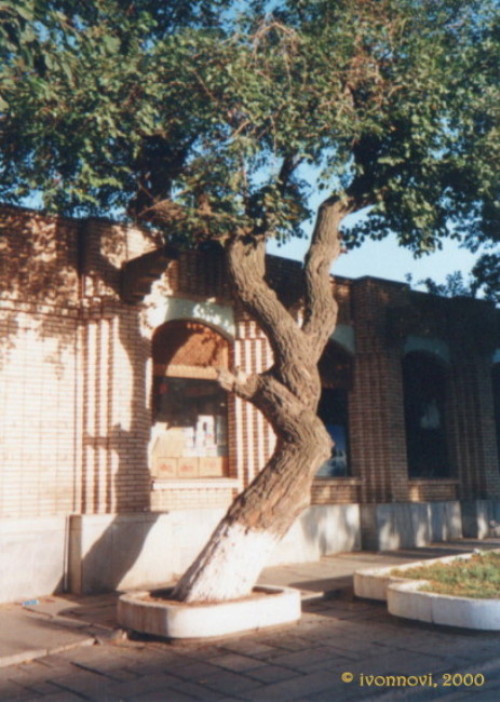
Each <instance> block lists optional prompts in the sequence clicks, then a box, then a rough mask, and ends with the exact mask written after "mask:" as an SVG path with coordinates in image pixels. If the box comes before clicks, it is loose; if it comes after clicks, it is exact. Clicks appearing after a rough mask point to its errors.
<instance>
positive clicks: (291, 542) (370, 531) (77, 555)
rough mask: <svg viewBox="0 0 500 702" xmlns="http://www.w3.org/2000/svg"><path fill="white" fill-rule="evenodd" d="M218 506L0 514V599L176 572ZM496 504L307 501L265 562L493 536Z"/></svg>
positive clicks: (154, 579)
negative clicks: (33, 516) (120, 512)
mask: <svg viewBox="0 0 500 702" xmlns="http://www.w3.org/2000/svg"><path fill="white" fill-rule="evenodd" d="M223 512H224V510H222V509H207V510H183V511H173V512H168V513H167V512H161V513H160V512H158V513H150V512H144V513H131V514H123V515H93V516H90V515H89V516H85V515H84V516H80V515H75V516H71V517H69V518H64V517H46V518H45V517H44V518H37V519H14V518H6V519H2V520H0V602H16V601H22V600H26V599H32V598H34V597H38V596H42V595H48V594H51V593H53V592H57V591H62V590H69V591H71V592H74V593H77V594H78V593H80V594H85V593H92V592H103V591H106V590H108V591H109V590H115V589H117V590H128V589H133V588H137V587H143V586H146V587H147V586H154V585H159V584H161V583H165V582H167V581H169V580H171V579H173V578H174V577H176V576H178V575H180V574H181V573H182V572H184V570H185V569H186V567H187V566H188V565H189V563H190V562H191V561H192V560H193V559H194V558H195V556H196V555H197V553H198V552H199V551H200V549H201V548H202V547H203V545H204V544H205V542H206V540H207V539H208V537H209V535H210V533H211V532H212V530H213V529H214V528H215V526H216V524H217V522H218V521H219V519H220V518H221V517H222V515H223ZM492 521H493V522H496V521H498V522H500V502H498V501H497V502H494V501H491V500H474V501H472V500H469V501H465V502H463V503H462V504H461V503H459V502H458V501H453V502H429V503H393V504H379V505H356V504H348V505H314V506H312V507H310V508H309V509H308V510H306V511H305V512H304V513H303V514H302V515H301V516H300V517H299V518H298V519H297V521H296V522H295V524H294V525H293V526H292V528H291V529H290V531H289V532H288V534H287V535H286V536H285V538H284V539H283V540H282V542H281V543H280V544H279V545H278V546H277V548H276V550H275V551H274V553H273V555H272V557H271V559H270V561H269V564H268V565H278V564H285V563H298V562H307V561H315V560H318V559H319V558H320V557H321V556H323V555H327V554H333V553H339V552H342V551H356V550H359V549H360V548H361V547H362V548H364V549H367V550H377V551H378V550H394V549H397V548H410V547H419V546H426V545H427V544H429V543H431V542H433V541H446V540H449V539H458V538H461V537H462V525H463V535H464V536H468V537H471V538H485V537H487V536H491V535H493V532H492V529H493V528H494V527H492V525H491V522H492Z"/></svg>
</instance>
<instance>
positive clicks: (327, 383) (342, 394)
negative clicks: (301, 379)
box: [316, 341, 353, 478]
mask: <svg viewBox="0 0 500 702" xmlns="http://www.w3.org/2000/svg"><path fill="white" fill-rule="evenodd" d="M318 367H319V371H320V375H321V383H322V391H321V397H320V401H319V405H318V415H319V417H320V419H321V420H322V422H323V423H324V425H325V427H326V429H327V431H328V433H329V434H330V436H331V438H332V439H333V441H334V447H333V449H332V454H331V456H330V458H329V459H328V461H325V463H324V464H323V465H322V466H321V468H320V469H319V471H318V472H317V474H316V477H317V478H336V477H347V476H349V475H350V473H351V469H350V460H349V392H350V390H351V388H352V381H353V357H352V354H350V353H349V352H347V351H346V350H345V348H343V347H342V346H341V345H340V344H338V343H336V342H334V341H329V342H328V344H327V345H326V347H325V350H324V352H323V355H322V357H321V359H320V362H319V366H318Z"/></svg>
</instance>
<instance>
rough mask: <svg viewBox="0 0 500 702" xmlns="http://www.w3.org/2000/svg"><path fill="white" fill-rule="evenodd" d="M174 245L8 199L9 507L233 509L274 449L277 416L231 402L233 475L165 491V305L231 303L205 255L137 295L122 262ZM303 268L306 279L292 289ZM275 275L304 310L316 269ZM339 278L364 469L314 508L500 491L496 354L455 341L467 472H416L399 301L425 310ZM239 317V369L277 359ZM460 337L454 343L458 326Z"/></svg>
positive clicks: (0, 222) (1, 297) (0, 495)
mask: <svg viewBox="0 0 500 702" xmlns="http://www.w3.org/2000/svg"><path fill="white" fill-rule="evenodd" d="M160 243H161V242H160V241H159V239H158V237H157V236H156V235H155V234H154V233H150V232H143V231H141V230H140V229H137V228H133V227H125V226H121V225H117V224H114V223H112V222H109V221H106V220H100V219H90V220H86V221H77V220H70V219H66V218H62V217H49V216H44V215H41V214H37V213H34V212H32V211H29V210H22V209H18V208H11V207H6V208H2V209H1V210H0V333H1V337H0V371H1V373H2V393H1V395H0V408H1V412H2V417H1V420H0V432H1V433H0V436H1V439H2V442H1V448H0V451H1V455H0V459H1V465H2V471H1V473H0V515H1V516H12V517H20V516H26V517H30V516H39V515H55V514H68V513H72V512H76V513H84V514H104V513H115V512H130V511H142V510H148V509H151V508H152V509H158V510H170V509H179V508H193V507H205V506H207V507H214V506H217V507H219V506H226V505H227V504H229V502H230V501H231V499H232V497H233V496H234V493H235V491H236V490H238V489H239V488H241V487H242V486H243V485H244V484H247V483H248V482H249V481H251V480H252V479H253V477H254V476H255V475H256V474H257V472H258V470H260V469H261V468H262V466H263V465H264V464H265V462H266V460H267V458H268V457H269V455H270V454H271V452H272V450H273V448H274V446H275V436H274V434H273V432H272V429H271V428H270V427H269V426H268V425H267V423H266V422H265V420H264V418H263V416H262V415H261V414H260V413H259V412H258V411H257V410H255V408H253V407H252V406H251V405H249V404H247V403H244V402H242V401H241V400H239V399H237V398H234V397H231V398H230V399H229V407H230V412H229V442H230V456H229V472H228V475H227V476H225V477H224V480H225V481H226V482H221V483H220V484H219V486H216V484H215V483H214V485H213V486H212V487H210V488H207V485H206V484H205V483H203V482H200V483H199V486H198V487H197V486H196V484H195V482H193V483H192V484H188V485H183V486H181V487H179V486H178V487H173V486H170V487H169V486H168V483H167V481H159V482H158V481H157V482H156V484H155V485H154V489H153V490H151V487H152V480H151V474H150V472H149V468H148V442H149V440H150V435H151V422H152V408H151V393H152V387H151V385H152V377H153V367H152V359H151V344H152V338H153V334H154V331H155V329H156V328H157V327H158V325H159V324H161V323H162V320H161V319H159V318H158V315H156V317H155V316H154V314H153V313H155V314H156V312H157V311H158V310H160V311H161V310H162V309H164V307H165V304H166V303H165V300H166V299H168V298H169V297H172V296H175V297H176V298H178V299H187V300H193V301H205V300H206V299H207V298H209V299H210V300H213V301H216V302H218V303H221V304H222V303H224V304H226V305H228V304H229V302H228V301H229V299H230V291H229V287H228V281H227V276H226V275H225V268H224V263H223V259H222V257H221V256H220V255H219V254H218V253H216V252H212V253H204V254H203V255H198V254H196V253H194V252H191V253H186V254H182V255H181V256H180V258H179V259H178V260H173V261H171V262H170V263H169V264H168V267H167V269H166V270H165V273H164V274H163V276H162V278H161V280H160V281H158V282H157V283H155V284H153V286H152V288H151V292H150V293H149V294H148V295H147V296H146V298H144V300H143V302H141V303H138V304H134V305H132V304H125V303H124V302H122V301H121V299H120V280H121V269H122V266H123V265H124V264H125V263H126V262H128V261H130V260H133V259H135V258H137V257H139V256H142V255H143V254H145V253H148V252H152V251H155V250H156V249H157V247H158V246H159V245H160ZM291 275H293V276H296V277H297V278H296V279H297V281H298V283H297V285H290V276H291ZM269 276H270V278H271V279H272V280H273V282H275V283H276V284H277V285H278V288H279V294H280V295H281V296H282V298H283V299H286V301H287V303H288V304H290V305H291V307H292V308H293V309H294V310H295V311H296V312H297V314H299V313H300V311H299V301H300V299H299V298H300V289H301V288H300V276H301V273H300V265H299V264H295V263H290V262H284V260H283V259H279V258H277V257H271V259H270V261H269ZM294 280H295V278H294ZM334 289H335V294H336V295H337V298H338V300H339V302H340V311H339V322H340V323H341V324H350V325H352V326H353V328H354V331H355V337H356V353H355V354H354V357H353V363H354V371H353V384H352V388H351V389H350V391H349V424H350V434H351V440H350V447H351V457H350V459H351V466H352V479H351V480H346V479H332V480H328V481H324V480H318V481H317V482H316V483H315V485H314V487H313V491H312V501H313V503H317V504H326V503H329V502H338V503H347V502H358V501H361V502H367V503H369V502H391V501H406V500H409V501H421V500H426V501H427V500H431V501H432V500H448V499H454V498H456V497H457V496H458V497H463V498H475V497H478V498H479V497H499V496H500V474H499V470H498V451H497V446H496V441H495V426H494V422H493V399H492V392H491V365H490V362H489V360H488V358H487V357H486V355H485V354H483V355H481V354H479V355H478V354H476V355H475V356H471V355H470V353H469V355H466V354H465V355H464V354H462V355H460V353H459V350H455V352H454V356H453V358H452V359H451V365H450V368H449V387H450V392H449V406H448V411H447V415H448V422H449V427H448V434H449V438H450V452H451V457H452V464H453V467H454V469H455V471H456V474H455V475H454V476H452V479H451V480H433V481H431V480H426V481H424V480H419V481H415V480H409V479H408V472H407V466H406V439H405V428H404V411H403V388H402V372H401V359H402V355H403V339H397V338H395V337H394V336H393V337H391V336H390V335H389V334H388V324H387V314H388V312H387V311H388V310H390V309H393V308H401V307H404V306H405V305H406V306H407V307H408V306H411V304H412V299H413V298H412V294H411V293H410V292H409V291H408V288H407V287H406V286H404V285H401V284H395V283H390V282H386V281H377V280H374V279H369V278H366V279H361V280H358V281H348V280H345V279H338V280H337V281H335V283H332V291H333V290H334ZM445 305H446V302H442V303H440V310H441V312H442V311H443V309H444V306H445ZM441 308H442V309H441ZM457 309H458V308H457ZM441 312H440V314H441ZM234 316H235V334H234V338H233V339H232V340H231V342H230V344H229V346H230V353H231V355H232V359H231V365H234V366H235V367H237V368H240V369H241V370H242V371H243V372H246V373H251V372H259V371H261V370H263V369H265V368H268V367H269V366H270V365H271V363H272V353H271V350H270V347H269V343H268V342H267V340H266V339H265V337H264V336H263V334H262V332H261V331H260V330H259V329H258V328H257V326H256V324H255V323H254V322H253V321H252V320H250V319H249V318H248V316H247V315H246V314H245V313H243V312H242V311H241V310H240V309H238V308H235V309H234ZM154 319H156V321H151V320H154ZM431 326H432V325H431ZM455 327H456V328H459V325H458V327H457V325H456V324H455V326H454V325H453V324H451V325H449V326H447V331H446V333H449V334H452V332H450V331H449V330H450V329H451V330H453V329H454V328H455ZM221 333H222V330H221ZM406 333H409V332H406ZM422 333H424V332H422ZM433 333H436V329H435V325H434V327H433ZM443 333H444V332H443ZM224 334H226V336H227V332H224ZM447 342H448V343H449V345H450V347H453V338H452V337H451V336H450V338H449V339H447ZM227 481H229V482H227ZM160 483H162V484H160Z"/></svg>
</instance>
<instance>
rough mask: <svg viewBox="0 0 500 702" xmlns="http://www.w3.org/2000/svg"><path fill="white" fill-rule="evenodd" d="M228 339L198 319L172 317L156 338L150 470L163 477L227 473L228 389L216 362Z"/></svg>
mask: <svg viewBox="0 0 500 702" xmlns="http://www.w3.org/2000/svg"><path fill="white" fill-rule="evenodd" d="M228 353H229V344H228V342H227V340H226V339H224V337H222V336H221V335H220V334H217V332H215V331H214V330H213V329H211V328H209V327H207V326H205V325H203V324H200V323H198V322H191V321H189V322H188V321H185V322H178V321H175V322H170V323H167V324H164V325H162V327H160V328H159V329H158V330H157V332H156V334H155V336H154V338H153V361H154V366H153V367H154V377H153V427H152V433H151V443H150V464H151V471H152V474H153V475H155V476H156V477H161V478H198V477H217V476H223V475H226V474H227V463H228V407H227V404H228V403H227V393H226V392H225V391H224V390H223V389H222V388H221V387H220V386H219V384H218V382H217V381H216V380H215V378H216V368H217V367H221V366H222V367H224V366H227V359H228Z"/></svg>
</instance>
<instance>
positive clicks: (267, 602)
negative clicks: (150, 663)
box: [118, 585, 301, 639]
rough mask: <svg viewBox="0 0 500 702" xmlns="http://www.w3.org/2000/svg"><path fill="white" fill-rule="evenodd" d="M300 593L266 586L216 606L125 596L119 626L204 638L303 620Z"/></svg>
mask: <svg viewBox="0 0 500 702" xmlns="http://www.w3.org/2000/svg"><path fill="white" fill-rule="evenodd" d="M300 613H301V608H300V592H299V591H298V590H294V589H293V588H285V587H275V586H271V585H264V586H259V587H258V588H255V590H254V592H253V595H252V596H251V597H248V598H245V599H241V600H233V601H229V602H220V603H213V604H183V603H181V602H179V603H177V602H172V601H171V600H160V599H153V598H152V597H151V593H149V592H135V593H129V594H125V595H122V596H121V597H120V599H119V600H118V623H119V624H120V625H121V626H122V627H124V628H125V629H131V630H132V631H136V632H138V633H142V634H151V635H154V636H161V637H164V638H168V639H204V638H209V637H213V636H226V635H228V634H235V633H239V632H243V631H255V630H257V629H261V628H264V627H270V626H278V625H282V624H291V623H292V622H296V621H298V619H300Z"/></svg>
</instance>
